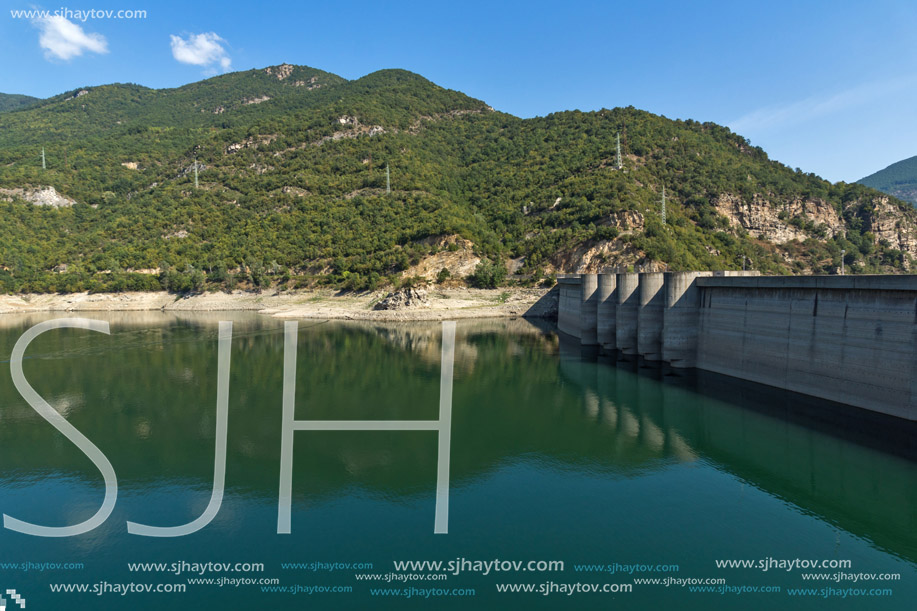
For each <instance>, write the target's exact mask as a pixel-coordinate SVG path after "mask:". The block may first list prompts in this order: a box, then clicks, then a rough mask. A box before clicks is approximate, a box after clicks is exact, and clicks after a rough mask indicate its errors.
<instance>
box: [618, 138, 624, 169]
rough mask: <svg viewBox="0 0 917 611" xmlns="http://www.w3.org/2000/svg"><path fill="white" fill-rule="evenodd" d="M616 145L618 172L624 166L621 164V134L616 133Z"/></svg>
mask: <svg viewBox="0 0 917 611" xmlns="http://www.w3.org/2000/svg"><path fill="white" fill-rule="evenodd" d="M617 145H618V169H619V170H620V169H621V168H623V167H624V165H623V164H622V163H621V132H618V136H617Z"/></svg>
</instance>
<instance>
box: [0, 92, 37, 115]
mask: <svg viewBox="0 0 917 611" xmlns="http://www.w3.org/2000/svg"><path fill="white" fill-rule="evenodd" d="M38 101H39V99H38V98H33V97H32V96H30V95H21V94H18V93H0V112H6V111H7V110H16V109H18V108H23V107H25V106H30V105H32V104H35V103H36V102H38Z"/></svg>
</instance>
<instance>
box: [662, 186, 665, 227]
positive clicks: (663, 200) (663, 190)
mask: <svg viewBox="0 0 917 611" xmlns="http://www.w3.org/2000/svg"><path fill="white" fill-rule="evenodd" d="M662 224H663V225H665V185H662Z"/></svg>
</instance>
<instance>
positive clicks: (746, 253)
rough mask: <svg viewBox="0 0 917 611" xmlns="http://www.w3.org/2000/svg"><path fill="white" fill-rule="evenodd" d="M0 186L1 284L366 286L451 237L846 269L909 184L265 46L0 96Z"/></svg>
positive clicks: (501, 247) (896, 252) (886, 243)
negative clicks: (164, 82) (54, 89)
mask: <svg viewBox="0 0 917 611" xmlns="http://www.w3.org/2000/svg"><path fill="white" fill-rule="evenodd" d="M619 135H620V139H621V146H622V164H621V167H620V168H619V167H618V163H617V154H616V153H617V151H616V144H617V139H618V136H619ZM41 148H44V149H45V151H46V157H47V168H46V169H42V166H41V158H40V153H41ZM195 165H196V167H197V180H198V187H197V188H195V186H194V181H195V171H194V168H195ZM386 166H388V169H389V172H390V180H391V193H387V192H386V185H387V178H386ZM49 187H53V189H54V191H51V190H50V189H49ZM663 187H665V190H666V223H665V224H663V223H662V220H661V214H660V213H661V198H662V189H663ZM4 199H5V200H7V201H6V202H5V203H4V201H3V200H4ZM39 204H44V205H39ZM47 204H52V205H47ZM0 209H2V212H3V216H2V220H0V289H2V290H7V291H25V290H33V291H48V290H65V291H73V290H83V289H90V290H123V289H126V288H139V289H154V288H160V287H166V288H170V289H175V290H187V289H189V288H200V287H202V286H204V285H205V284H207V283H208V282H209V283H210V284H211V285H216V284H222V285H227V286H228V285H232V286H235V285H239V284H240V283H241V284H242V285H244V286H251V285H255V286H263V285H266V284H268V283H281V284H283V285H295V284H299V285H302V284H309V283H331V284H335V285H341V286H348V287H352V288H364V287H367V286H375V285H378V284H380V283H385V282H391V281H396V282H397V281H399V279H400V277H402V276H404V275H411V274H412V273H414V270H415V269H416V268H415V267H413V266H415V265H417V264H418V263H420V262H421V261H423V260H425V259H426V258H428V257H430V256H432V255H434V254H435V253H436V252H437V251H439V250H444V249H446V248H447V247H448V248H449V249H452V250H455V249H456V248H459V247H461V248H463V249H464V248H467V245H468V244H469V243H471V244H473V248H474V253H473V254H474V256H475V257H481V258H486V259H490V260H492V261H494V262H496V264H497V265H498V266H502V265H503V264H505V263H510V264H511V266H512V269H513V271H514V272H515V273H516V274H517V275H519V276H520V277H527V278H530V279H531V280H532V281H534V280H536V279H537V278H540V277H541V276H543V275H546V274H551V273H554V272H557V271H584V270H585V271H596V270H599V269H608V268H611V267H630V266H638V267H639V266H644V267H648V268H654V269H661V268H663V267H665V266H667V267H668V269H723V268H727V269H736V268H741V266H742V264H743V258H744V259H745V260H746V261H748V264H749V265H752V266H753V267H755V268H757V269H761V270H763V271H765V272H771V273H793V272H804V271H814V272H819V273H833V272H834V271H835V270H836V268H837V267H838V266H839V265H840V257H841V252H842V251H846V259H847V264H848V268H849V269H850V270H851V271H853V272H857V271H895V270H903V269H905V268H907V266H909V265H910V264H911V262H912V258H913V257H914V256H917V241H915V240H914V239H913V238H912V235H913V228H914V226H915V224H917V223H915V213H914V211H913V210H911V209H910V208H909V207H908V206H906V205H904V204H903V203H902V202H899V201H897V200H895V199H893V198H889V197H887V196H884V195H882V194H880V193H878V192H876V191H873V190H871V189H869V188H867V187H864V186H861V185H847V184H843V183H840V184H837V185H832V184H830V183H828V182H826V181H824V180H821V179H820V178H818V177H816V176H814V175H811V174H803V173H800V172H795V171H793V170H790V169H789V168H787V167H785V166H783V165H782V164H780V163H777V162H774V161H772V160H769V159H768V158H767V156H766V154H765V153H764V152H763V151H761V150H760V149H758V148H755V147H752V146H750V145H749V143H748V142H747V141H746V140H745V139H744V138H742V137H741V136H738V135H735V134H732V133H731V132H730V131H729V130H728V129H726V128H724V127H720V126H717V125H714V124H710V123H704V124H701V123H697V122H694V121H671V120H669V119H666V118H664V117H660V116H656V115H652V114H650V113H647V112H643V111H640V110H637V109H634V108H617V109H613V110H602V111H599V112H590V113H583V112H578V111H571V112H560V113H556V114H553V115H550V116H547V117H539V118H535V119H525V120H523V119H519V118H517V117H513V116H511V115H507V114H504V113H499V112H495V111H493V109H491V108H490V107H488V106H487V105H486V104H485V103H483V102H481V101H479V100H475V99H472V98H469V97H468V96H465V95H464V94H461V93H459V92H456V91H451V90H447V89H443V88H441V87H439V86H437V85H435V84H434V83H431V82H430V81H428V80H426V79H424V78H422V77H420V76H418V75H416V74H412V73H410V72H406V71H402V70H384V71H380V72H376V73H373V74H370V75H368V76H365V77H363V78H361V79H357V80H353V81H347V80H345V79H342V78H340V77H337V76H335V75H332V74H329V73H326V72H321V71H318V70H315V69H312V68H308V67H299V66H287V65H283V66H273V67H271V68H266V69H263V70H251V71H248V72H240V73H233V74H227V75H223V76H219V77H214V78H211V79H208V80H205V81H202V82H199V83H193V84H190V85H187V86H185V87H181V88H177V89H170V90H152V89H147V88H144V87H140V86H136V85H106V86H98V87H86V88H83V89H78V90H75V91H71V92H67V93H65V94H62V95H60V96H56V97H55V98H51V99H49V100H46V101H43V102H41V103H40V104H38V105H37V106H35V107H33V108H29V109H25V110H21V111H18V112H15V113H3V114H0ZM459 238H461V239H459ZM468 254H469V256H471V253H468ZM497 277H499V274H498V275H497Z"/></svg>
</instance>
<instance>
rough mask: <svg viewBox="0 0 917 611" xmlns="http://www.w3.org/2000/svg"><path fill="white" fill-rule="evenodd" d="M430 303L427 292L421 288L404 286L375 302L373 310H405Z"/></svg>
mask: <svg viewBox="0 0 917 611" xmlns="http://www.w3.org/2000/svg"><path fill="white" fill-rule="evenodd" d="M429 305H430V301H429V299H427V292H426V291H425V290H423V289H415V288H406V289H400V290H397V291H394V292H392V293H389V294H388V295H386V296H385V298H384V299H383V300H382V301H380V302H379V303H377V304H376V305H375V307H373V309H374V310H406V309H409V308H423V307H427V306H429Z"/></svg>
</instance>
